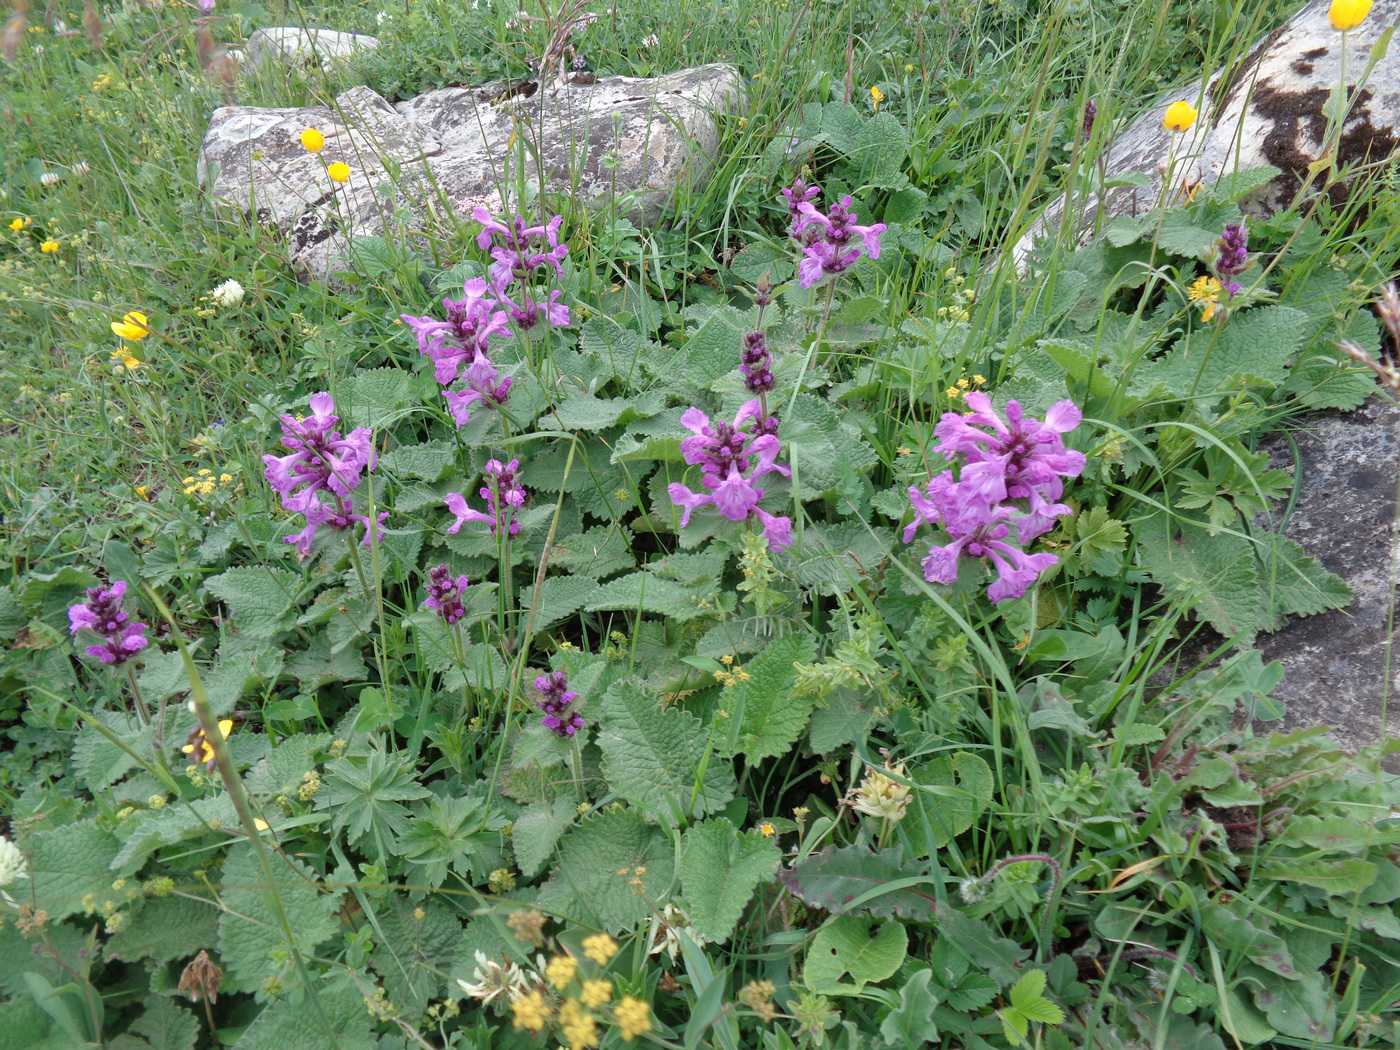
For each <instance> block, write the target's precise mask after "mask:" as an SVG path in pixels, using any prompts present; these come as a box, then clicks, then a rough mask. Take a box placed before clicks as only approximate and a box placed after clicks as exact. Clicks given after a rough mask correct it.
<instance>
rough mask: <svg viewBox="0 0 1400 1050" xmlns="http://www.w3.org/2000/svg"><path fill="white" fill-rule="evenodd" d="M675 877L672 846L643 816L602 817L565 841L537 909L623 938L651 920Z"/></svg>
mask: <svg viewBox="0 0 1400 1050" xmlns="http://www.w3.org/2000/svg"><path fill="white" fill-rule="evenodd" d="M639 868H640V869H641V874H638V873H637V872H638V869H639ZM674 875H675V857H674V853H673V851H672V849H671V844H670V842H668V841H667V838H666V836H665V835H663V834H662V833H661V832H660V831H659V830H657V828H655V827H654V826H653V825H650V824H647V823H646V822H645V821H644V820H643V819H642V816H641V814H639V813H636V812H633V811H626V810H625V811H622V812H619V813H601V814H599V815H597V816H595V817H593V818H592V819H591V820H588V821H587V822H585V823H584V824H582V825H580V826H579V827H576V828H574V829H573V830H571V831H569V832H568V834H566V835H565V836H564V839H563V842H562V843H561V844H560V847H559V864H558V866H557V867H556V868H555V869H554V872H553V873H552V874H551V875H550V878H549V881H548V882H546V883H545V884H544V885H543V886H541V887H540V893H539V898H538V904H539V907H541V908H542V909H544V910H546V911H550V912H555V911H557V912H558V913H559V914H560V915H562V916H564V917H567V918H570V919H573V920H574V921H576V922H578V923H581V924H583V925H587V926H592V927H594V928H595V929H605V930H607V931H609V932H610V933H621V932H623V931H624V930H629V929H631V928H632V927H634V926H636V925H637V924H638V923H640V922H643V921H644V920H645V919H647V918H648V917H649V916H650V915H651V913H652V908H653V904H652V902H653V901H661V900H664V899H665V897H666V894H667V893H668V892H669V890H670V886H671V881H672V878H673V877H674ZM634 883H636V885H634Z"/></svg>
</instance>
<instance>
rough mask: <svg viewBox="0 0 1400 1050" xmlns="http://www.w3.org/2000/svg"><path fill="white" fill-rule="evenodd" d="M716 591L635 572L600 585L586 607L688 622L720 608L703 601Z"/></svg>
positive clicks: (651, 574)
mask: <svg viewBox="0 0 1400 1050" xmlns="http://www.w3.org/2000/svg"><path fill="white" fill-rule="evenodd" d="M714 590H715V588H714V587H713V586H711V587H707V588H704V589H703V590H701V589H696V588H690V587H683V586H681V585H680V584H678V583H675V582H674V581H672V580H666V579H662V578H661V577H660V576H656V575H654V574H653V573H650V572H634V573H631V574H629V575H627V576H619V577H618V578H617V579H615V580H610V581H608V582H607V583H605V584H603V585H602V586H600V587H599V588H598V591H597V593H596V594H594V596H593V597H592V598H591V599H590V600H589V601H588V604H587V605H585V606H584V608H585V609H587V611H589V612H605V611H608V610H616V611H621V612H647V613H656V614H657V615H658V616H666V617H669V618H671V619H673V620H676V621H678V622H680V623H684V622H685V621H687V620H693V619H695V618H696V617H699V616H706V615H710V614H712V613H714V612H715V611H717V610H715V609H713V608H707V607H706V606H705V604H704V603H703V599H704V598H706V597H708V595H709V593H712V592H713V591H714Z"/></svg>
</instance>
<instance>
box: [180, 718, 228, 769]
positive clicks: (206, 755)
mask: <svg viewBox="0 0 1400 1050" xmlns="http://www.w3.org/2000/svg"><path fill="white" fill-rule="evenodd" d="M232 732H233V719H232V718H221V719H219V735H220V736H221V737H223V738H224V739H225V740H227V739H228V738H229V734H230V733H232ZM196 749H197V751H196ZM180 750H181V751H182V752H184V753H185V754H187V755H189V756H191V757H192V758H193V759H194V760H195V761H196V762H203V763H204V765H205V766H207V767H208V768H210V769H213V768H214V745H213V744H211V743H210V742H209V738H208V737H206V736H205V735H204V727H203V726H200V727H199V728H198V729H196V730H195V731H194V732H193V733H191V734H190V742H189V743H188V744H186V745H185V746H184V747H182V748H180Z"/></svg>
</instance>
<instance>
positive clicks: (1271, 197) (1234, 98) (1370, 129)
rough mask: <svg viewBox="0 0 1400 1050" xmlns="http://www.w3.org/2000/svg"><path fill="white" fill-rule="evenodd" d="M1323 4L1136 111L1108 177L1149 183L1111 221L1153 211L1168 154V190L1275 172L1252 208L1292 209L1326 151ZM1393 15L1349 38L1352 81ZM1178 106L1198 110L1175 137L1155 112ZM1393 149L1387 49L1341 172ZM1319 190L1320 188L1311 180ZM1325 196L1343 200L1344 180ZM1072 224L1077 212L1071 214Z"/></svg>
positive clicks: (1115, 146) (1331, 63)
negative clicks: (1262, 170)
mask: <svg viewBox="0 0 1400 1050" xmlns="http://www.w3.org/2000/svg"><path fill="white" fill-rule="evenodd" d="M1327 8H1328V0H1311V2H1310V3H1308V4H1307V5H1306V6H1305V7H1304V8H1303V9H1302V10H1301V11H1299V12H1298V13H1297V14H1296V15H1294V16H1293V18H1292V19H1290V20H1289V21H1288V22H1287V23H1286V24H1284V25H1283V26H1280V27H1279V28H1278V29H1277V30H1275V31H1274V32H1272V33H1270V34H1269V35H1268V36H1266V37H1264V39H1262V40H1261V41H1259V43H1258V44H1256V45H1255V47H1254V49H1253V50H1252V51H1250V52H1249V53H1248V54H1247V55H1246V56H1245V57H1244V58H1243V59H1242V60H1241V61H1240V62H1239V63H1238V64H1237V65H1236V66H1234V67H1233V68H1229V69H1224V70H1221V71H1219V72H1217V73H1216V74H1214V75H1213V76H1212V77H1211V78H1210V79H1209V80H1208V81H1206V82H1205V85H1204V90H1203V88H1202V83H1201V81H1199V80H1198V81H1196V82H1195V83H1193V84H1189V85H1187V86H1186V87H1183V88H1181V89H1179V90H1176V91H1173V92H1171V93H1170V94H1169V95H1166V96H1164V97H1163V98H1161V99H1160V100H1158V102H1157V104H1156V105H1154V106H1153V107H1152V108H1151V109H1149V110H1148V111H1147V112H1145V113H1143V114H1141V115H1140V116H1139V117H1138V118H1137V119H1136V120H1134V121H1133V123H1132V124H1130V125H1129V126H1128V128H1127V129H1126V130H1124V131H1123V132H1121V133H1120V134H1119V135H1118V136H1117V137H1116V138H1115V139H1114V140H1113V142H1112V144H1111V146H1110V147H1109V148H1108V151H1107V157H1106V168H1107V173H1108V175H1109V176H1110V177H1112V176H1116V175H1124V174H1127V173H1130V172H1131V173H1137V174H1140V175H1143V176H1146V177H1147V179H1148V181H1149V185H1148V186H1147V187H1145V188H1133V187H1121V188H1117V189H1112V190H1109V191H1108V192H1107V193H1106V194H1105V198H1106V199H1105V200H1104V201H1103V202H1102V206H1103V208H1104V209H1105V212H1106V214H1108V215H1120V214H1125V213H1126V214H1131V213H1132V212H1133V211H1134V210H1137V211H1144V210H1147V209H1149V208H1151V207H1152V205H1153V204H1154V203H1155V202H1156V200H1157V198H1158V194H1159V193H1160V191H1161V186H1162V180H1163V177H1164V175H1165V173H1166V168H1167V161H1168V157H1169V154H1171V151H1172V149H1173V140H1176V142H1175V157H1174V159H1173V162H1172V178H1173V182H1174V183H1179V182H1181V181H1184V180H1186V179H1190V180H1193V181H1194V180H1198V179H1199V180H1204V181H1205V182H1206V184H1207V185H1209V184H1211V183H1213V182H1215V181H1216V180H1217V179H1219V178H1220V177H1221V176H1222V175H1226V174H1229V173H1231V172H1233V171H1236V170H1240V169H1246V168H1258V167H1262V166H1263V165H1266V164H1272V165H1273V166H1274V167H1276V168H1278V169H1280V171H1281V172H1282V174H1281V175H1280V176H1279V177H1278V178H1276V179H1275V180H1274V181H1273V182H1272V183H1270V184H1269V185H1268V186H1267V187H1266V188H1265V189H1264V190H1262V191H1261V192H1260V193H1259V194H1258V195H1257V196H1255V197H1254V198H1252V199H1251V200H1250V201H1249V202H1247V203H1248V207H1249V208H1250V210H1253V211H1254V212H1256V213H1258V214H1268V213H1271V212H1274V211H1277V210H1279V209H1280V208H1283V207H1285V206H1287V204H1288V203H1289V201H1290V200H1292V198H1293V196H1294V194H1295V193H1296V192H1297V190H1298V188H1299V186H1301V185H1302V182H1303V180H1304V179H1305V178H1306V177H1307V169H1308V165H1309V164H1311V163H1312V162H1313V161H1314V160H1316V159H1317V158H1318V157H1319V156H1320V155H1321V153H1322V139H1323V136H1324V133H1325V131H1326V128H1327V118H1326V117H1325V116H1324V115H1323V111H1322V110H1323V105H1324V103H1326V101H1327V98H1328V95H1329V93H1330V92H1331V90H1332V88H1333V87H1334V86H1335V85H1336V84H1337V83H1338V81H1339V79H1340V76H1341V69H1342V61H1343V58H1342V34H1341V33H1339V32H1337V31H1336V30H1335V29H1333V28H1332V26H1331V25H1330V24H1329V23H1328V21H1327ZM1397 19H1400V0H1376V3H1375V6H1374V7H1373V8H1372V10H1371V14H1370V17H1368V18H1367V19H1366V21H1365V22H1363V23H1362V24H1361V25H1360V26H1359V27H1358V28H1356V29H1354V30H1352V31H1351V32H1349V33H1347V34H1346V69H1347V80H1348V82H1349V83H1351V84H1353V85H1354V84H1355V83H1356V82H1357V80H1358V79H1359V78H1360V75H1361V72H1362V70H1363V69H1364V68H1365V66H1366V63H1367V60H1368V57H1369V55H1370V51H1371V48H1372V46H1373V45H1374V44H1375V43H1376V41H1377V40H1378V39H1379V38H1380V36H1381V34H1382V33H1383V32H1384V31H1385V30H1386V29H1387V27H1390V26H1392V25H1394V24H1395V23H1396V21H1397ZM1176 99H1186V100H1188V101H1189V102H1191V103H1192V104H1193V105H1195V106H1196V107H1197V108H1198V109H1199V110H1200V116H1199V118H1198V119H1197V121H1196V124H1195V126H1194V127H1193V128H1191V130H1190V131H1188V132H1186V133H1185V134H1182V135H1173V134H1171V133H1170V132H1168V131H1167V130H1166V129H1165V128H1163V127H1162V115H1163V113H1165V112H1166V108H1167V106H1168V105H1169V104H1170V103H1171V102H1172V101H1174V100H1176ZM1397 147H1400V46H1392V47H1391V48H1390V49H1389V53H1388V54H1387V55H1386V56H1385V57H1384V58H1382V59H1381V60H1380V61H1379V62H1378V63H1377V64H1376V67H1375V69H1374V70H1373V71H1372V73H1371V75H1370V77H1369V78H1368V79H1367V80H1366V83H1365V86H1364V87H1363V88H1362V89H1361V92H1360V93H1359V95H1357V97H1356V99H1355V101H1354V104H1353V105H1352V108H1351V111H1350V113H1349V115H1348V118H1347V122H1346V125H1345V126H1344V128H1343V131H1342V137H1341V142H1340V146H1339V149H1338V155H1339V167H1341V168H1346V167H1347V166H1354V165H1358V164H1368V163H1375V162H1384V161H1386V160H1387V159H1393V158H1394V157H1395V156H1396V151H1397ZM1313 185H1314V188H1316V187H1317V186H1318V185H1319V183H1318V182H1314V184H1313ZM1328 192H1329V193H1331V194H1333V195H1334V196H1336V197H1337V198H1338V199H1342V198H1344V197H1345V194H1346V192H1347V186H1346V184H1345V183H1344V182H1339V183H1336V184H1334V185H1332V186H1331V187H1330V188H1329V189H1328ZM1099 204H1100V202H1099V201H1098V200H1097V199H1096V198H1095V197H1093V196H1090V198H1089V199H1088V200H1087V201H1076V202H1075V207H1076V210H1078V211H1080V212H1081V213H1082V215H1083V216H1086V217H1087V220H1088V221H1092V218H1093V216H1094V213H1095V209H1096V207H1097V206H1099ZM1063 210H1064V202H1063V200H1061V201H1059V202H1056V203H1055V204H1052V205H1051V207H1050V208H1049V209H1047V211H1046V213H1045V215H1044V216H1043V218H1042V219H1041V220H1040V221H1039V222H1037V223H1036V224H1035V226H1034V227H1033V228H1032V229H1031V230H1030V231H1029V232H1028V233H1027V234H1026V235H1025V237H1023V238H1022V239H1021V240H1020V242H1019V243H1018V244H1017V245H1016V248H1015V255H1016V258H1017V260H1018V262H1020V261H1024V260H1025V258H1026V257H1027V255H1028V254H1029V252H1030V250H1031V248H1032V246H1033V244H1034V242H1035V241H1036V240H1037V239H1039V238H1040V237H1042V236H1044V235H1045V232H1046V231H1052V232H1053V231H1054V230H1055V229H1056V228H1057V227H1058V226H1059V223H1060V216H1061V213H1062V212H1063ZM1076 218H1077V219H1078V218H1079V216H1076Z"/></svg>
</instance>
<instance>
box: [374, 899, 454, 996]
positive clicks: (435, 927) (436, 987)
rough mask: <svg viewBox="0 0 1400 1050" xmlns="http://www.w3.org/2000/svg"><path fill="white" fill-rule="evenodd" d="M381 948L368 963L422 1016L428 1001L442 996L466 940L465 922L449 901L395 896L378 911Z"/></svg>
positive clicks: (390, 992) (391, 993) (387, 990)
mask: <svg viewBox="0 0 1400 1050" xmlns="http://www.w3.org/2000/svg"><path fill="white" fill-rule="evenodd" d="M376 919H377V921H378V924H379V931H378V932H379V934H380V936H379V938H378V940H379V947H378V948H376V949H375V951H374V954H373V955H372V956H370V965H371V966H373V967H374V968H375V969H376V970H378V971H379V973H380V974H382V975H383V977H384V991H385V994H387V995H388V996H389V999H390V1000H391V1001H392V1002H393V1004H394V1005H395V1006H396V1007H398V1009H399V1010H400V1011H401V1012H402V1013H403V1014H404V1015H405V1016H406V1017H407V1018H408V1019H410V1020H415V1021H416V1020H418V1019H419V1018H421V1017H422V1015H423V1010H424V1009H425V1008H426V1007H427V1005H428V1000H429V999H432V998H435V997H437V996H440V995H442V993H443V991H444V989H445V987H446V973H447V971H448V970H449V969H450V968H451V966H452V961H453V959H454V958H455V956H456V952H457V944H458V942H459V941H460V940H461V939H462V924H461V923H460V922H458V921H457V919H456V918H455V917H454V916H453V914H452V912H451V911H449V910H448V908H447V907H446V906H445V905H442V904H440V903H438V902H437V901H434V900H427V901H425V902H423V903H422V904H421V905H414V904H412V903H411V902H409V901H407V900H404V899H396V900H392V901H391V902H390V903H389V905H388V907H386V908H380V909H377V911H376Z"/></svg>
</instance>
